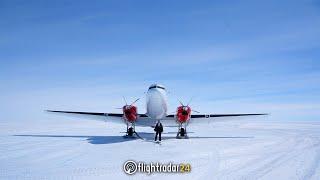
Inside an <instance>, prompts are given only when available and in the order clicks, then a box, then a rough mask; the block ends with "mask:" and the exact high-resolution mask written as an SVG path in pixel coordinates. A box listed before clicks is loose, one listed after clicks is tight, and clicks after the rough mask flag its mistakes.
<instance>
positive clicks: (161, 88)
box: [149, 85, 166, 90]
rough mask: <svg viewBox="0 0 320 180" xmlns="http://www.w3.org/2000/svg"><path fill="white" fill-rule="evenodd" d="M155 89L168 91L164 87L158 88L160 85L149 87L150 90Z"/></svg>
mask: <svg viewBox="0 0 320 180" xmlns="http://www.w3.org/2000/svg"><path fill="white" fill-rule="evenodd" d="M153 88H160V89H163V90H166V89H165V88H164V87H162V86H158V85H152V86H150V87H149V89H153Z"/></svg>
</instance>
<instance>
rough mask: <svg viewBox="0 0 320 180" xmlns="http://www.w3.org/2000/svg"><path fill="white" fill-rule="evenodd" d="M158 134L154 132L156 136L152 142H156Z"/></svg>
mask: <svg viewBox="0 0 320 180" xmlns="http://www.w3.org/2000/svg"><path fill="white" fill-rule="evenodd" d="M157 137H158V132H156V136H155V137H154V141H157Z"/></svg>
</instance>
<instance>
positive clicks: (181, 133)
mask: <svg viewBox="0 0 320 180" xmlns="http://www.w3.org/2000/svg"><path fill="white" fill-rule="evenodd" d="M185 133H186V131H185V130H184V128H181V129H180V136H184V135H185Z"/></svg>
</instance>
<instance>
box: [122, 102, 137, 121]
mask: <svg viewBox="0 0 320 180" xmlns="http://www.w3.org/2000/svg"><path fill="white" fill-rule="evenodd" d="M122 110H123V117H124V119H125V120H127V121H129V122H131V123H132V122H134V121H136V120H137V118H138V113H137V107H135V106H132V105H130V106H129V105H126V106H123V108H122Z"/></svg>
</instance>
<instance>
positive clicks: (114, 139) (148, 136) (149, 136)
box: [13, 132, 254, 144]
mask: <svg viewBox="0 0 320 180" xmlns="http://www.w3.org/2000/svg"><path fill="white" fill-rule="evenodd" d="M189 133H193V132H189ZM162 134H164V135H165V134H173V132H167V133H162ZM139 135H140V136H141V137H142V138H144V140H146V141H148V142H153V140H154V135H155V134H154V133H148V132H139ZM13 136H19V137H36V138H37V137H38V138H82V139H86V140H87V141H88V143H90V144H113V143H121V142H126V141H134V140H138V139H139V138H126V137H124V136H84V135H83V136H82V135H46V134H17V135H13ZM247 138H254V137H253V136H213V137H210V136H189V138H188V139H247ZM168 139H176V137H173V136H169V137H168V136H163V135H162V140H168ZM186 140H187V139H186Z"/></svg>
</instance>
